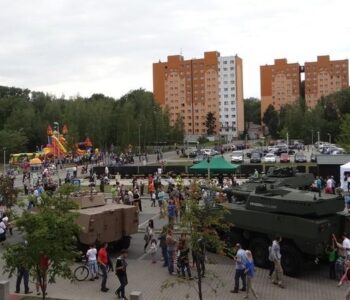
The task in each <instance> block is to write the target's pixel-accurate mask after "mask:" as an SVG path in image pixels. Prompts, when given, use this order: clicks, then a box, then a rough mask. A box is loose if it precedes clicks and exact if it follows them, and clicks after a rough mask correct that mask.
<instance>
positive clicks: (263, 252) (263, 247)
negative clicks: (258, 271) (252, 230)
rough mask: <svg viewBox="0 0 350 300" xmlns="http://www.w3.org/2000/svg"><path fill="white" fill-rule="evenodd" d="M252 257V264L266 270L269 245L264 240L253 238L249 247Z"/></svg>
mask: <svg viewBox="0 0 350 300" xmlns="http://www.w3.org/2000/svg"><path fill="white" fill-rule="evenodd" d="M249 248H250V250H251V251H252V254H253V257H254V263H255V265H257V266H258V267H261V268H267V267H268V266H269V243H268V241H267V240H265V239H264V238H261V237H258V238H254V239H253V240H252V241H251V243H250V245H249Z"/></svg>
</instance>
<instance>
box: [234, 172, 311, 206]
mask: <svg viewBox="0 0 350 300" xmlns="http://www.w3.org/2000/svg"><path fill="white" fill-rule="evenodd" d="M313 181H314V176H313V174H311V173H298V172H296V170H294V169H293V168H290V167H287V168H274V167H273V168H269V170H268V173H267V174H266V175H263V176H261V177H258V178H256V177H254V176H252V177H250V178H249V179H248V181H247V182H245V183H243V184H242V185H239V186H235V187H233V188H232V189H230V191H228V193H229V194H232V195H233V197H234V198H235V200H236V201H246V200H247V198H248V196H249V194H250V193H251V192H253V191H254V190H255V188H256V187H257V186H259V185H261V184H266V185H273V186H274V187H279V186H286V187H291V188H296V189H304V188H308V187H310V186H311V184H312V183H313Z"/></svg>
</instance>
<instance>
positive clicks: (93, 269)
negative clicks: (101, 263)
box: [88, 260, 98, 278]
mask: <svg viewBox="0 0 350 300" xmlns="http://www.w3.org/2000/svg"><path fill="white" fill-rule="evenodd" d="M88 266H89V270H90V272H91V278H94V277H96V276H97V269H98V267H97V261H96V260H91V261H89V262H88Z"/></svg>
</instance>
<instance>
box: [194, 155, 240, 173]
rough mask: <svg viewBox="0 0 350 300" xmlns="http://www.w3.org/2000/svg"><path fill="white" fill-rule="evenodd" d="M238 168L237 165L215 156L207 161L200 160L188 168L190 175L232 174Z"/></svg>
mask: <svg viewBox="0 0 350 300" xmlns="http://www.w3.org/2000/svg"><path fill="white" fill-rule="evenodd" d="M238 168H239V165H235V164H231V163H230V162H228V161H227V160H225V159H224V158H223V157H222V156H215V157H211V158H210V159H209V162H208V160H207V159H204V160H202V161H201V162H200V163H198V164H195V165H193V166H192V167H191V168H190V172H191V173H207V172H208V169H209V171H210V173H234V172H235V171H236V170H237V169H238Z"/></svg>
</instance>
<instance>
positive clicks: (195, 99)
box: [153, 51, 244, 139]
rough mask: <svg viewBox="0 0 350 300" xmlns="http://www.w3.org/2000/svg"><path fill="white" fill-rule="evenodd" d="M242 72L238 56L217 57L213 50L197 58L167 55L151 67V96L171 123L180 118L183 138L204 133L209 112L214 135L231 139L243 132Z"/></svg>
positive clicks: (218, 55)
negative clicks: (164, 59) (212, 119)
mask: <svg viewBox="0 0 350 300" xmlns="http://www.w3.org/2000/svg"><path fill="white" fill-rule="evenodd" d="M242 73H243V71H242V59H241V58H239V57H238V56H229V57H220V53H219V52H216V51H213V52H205V53H204V58H200V59H190V60H184V58H183V56H181V55H173V56H168V60H167V62H159V63H154V64H153V92H154V97H155V99H156V101H157V102H158V103H159V104H160V105H161V106H162V107H163V108H164V109H168V111H169V117H170V122H171V124H174V123H175V122H176V121H177V119H178V118H182V119H183V122H184V125H185V134H186V135H197V136H199V135H203V134H206V132H207V127H206V119H207V114H208V113H209V112H211V113H213V115H214V117H215V119H216V122H215V133H216V134H221V135H224V136H226V137H227V139H231V138H233V137H237V136H238V134H239V133H240V132H243V130H244V106H243V105H244V104H243V75H242Z"/></svg>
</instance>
